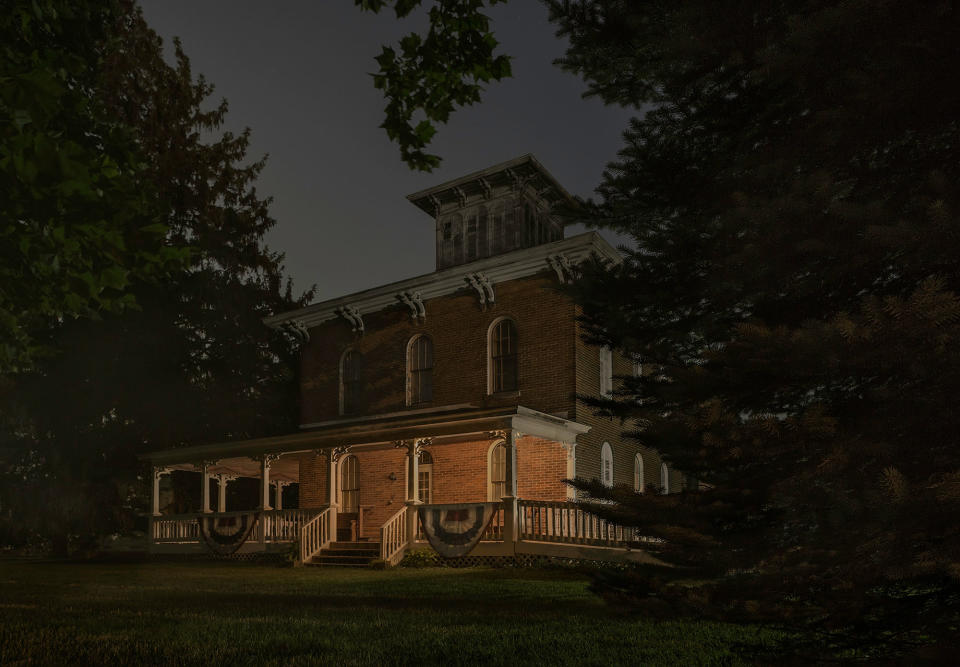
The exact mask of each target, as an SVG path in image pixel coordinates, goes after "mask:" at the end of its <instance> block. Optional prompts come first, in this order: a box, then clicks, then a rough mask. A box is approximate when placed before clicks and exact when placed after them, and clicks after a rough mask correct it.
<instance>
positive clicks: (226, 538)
mask: <svg viewBox="0 0 960 667" xmlns="http://www.w3.org/2000/svg"><path fill="white" fill-rule="evenodd" d="M259 519H260V513H259V512H250V513H248V514H231V515H230V516H201V517H197V521H199V522H200V536H201V537H202V538H203V542H204V544H206V545H207V548H208V549H210V551H212V552H213V553H215V554H217V555H219V556H229V555H230V554H232V553H235V552H236V551H237V549H239V548H240V547H241V546H243V543H244V542H246V541H247V538H249V537H250V534H251V533H252V532H253V529H254V527H256V525H257V521H258V520H259Z"/></svg>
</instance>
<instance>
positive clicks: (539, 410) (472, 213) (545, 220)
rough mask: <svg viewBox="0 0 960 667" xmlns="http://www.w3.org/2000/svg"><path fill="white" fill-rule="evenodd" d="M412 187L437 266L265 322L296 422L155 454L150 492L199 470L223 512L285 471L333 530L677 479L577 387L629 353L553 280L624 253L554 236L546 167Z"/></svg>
mask: <svg viewBox="0 0 960 667" xmlns="http://www.w3.org/2000/svg"><path fill="white" fill-rule="evenodd" d="M408 199H409V200H410V201H411V202H412V203H413V204H414V205H416V206H417V207H418V208H420V209H421V210H423V211H424V213H425V214H427V215H429V216H430V217H431V218H432V219H433V221H434V224H435V227H436V270H435V271H433V272H431V273H428V274H425V275H421V276H417V277H414V278H409V279H405V280H401V281H398V282H394V283H390V284H387V285H383V286H380V287H376V288H373V289H368V290H364V291H362V292H358V293H355V294H350V295H347V296H344V297H340V298H337V299H332V300H328V301H324V302H321V303H316V304H313V305H310V306H308V307H306V308H303V309H300V310H296V311H293V312H288V313H281V314H277V315H276V316H273V317H271V318H269V319H268V320H267V323H268V324H269V325H270V326H273V327H277V328H285V329H288V330H289V331H291V332H294V333H296V334H297V335H298V336H299V337H300V339H301V341H302V358H301V396H302V401H301V403H302V419H301V427H300V432H299V433H296V434H292V435H289V436H280V437H276V438H264V439H260V440H255V441H247V442H240V443H227V444H224V445H217V446H207V447H197V448H191V449H190V450H176V451H168V452H157V453H155V454H153V455H151V456H150V457H149V458H150V459H151V461H152V462H153V464H154V465H155V466H156V468H155V470H156V471H157V472H156V474H155V496H156V495H157V492H158V490H159V479H160V475H162V474H163V473H164V472H167V471H169V470H171V469H181V470H195V471H198V472H200V473H201V475H202V479H203V480H204V481H203V482H202V487H203V501H202V503H201V504H202V507H201V508H199V510H200V512H201V513H203V512H210V507H209V497H210V490H211V488H210V484H211V478H217V479H218V481H219V485H220V491H221V493H220V496H221V501H220V503H219V506H218V510H219V511H220V512H225V511H226V509H227V508H226V507H225V506H224V500H223V488H224V486H225V484H226V482H227V481H228V479H229V478H232V477H236V476H245V475H246V476H258V475H259V476H260V477H261V478H262V486H261V489H262V495H261V503H260V509H263V510H270V509H271V508H272V506H276V505H279V504H280V503H281V502H282V497H283V494H282V486H283V484H284V483H296V484H298V485H299V493H298V499H299V508H298V509H300V510H309V509H317V510H319V509H324V508H325V509H333V514H332V516H333V518H332V519H330V520H331V521H334V524H332V525H331V526H330V531H333V530H334V527H333V526H334V525H335V526H336V529H335V530H336V534H330V535H328V536H327V537H328V539H329V540H336V539H350V540H358V539H360V540H363V539H367V540H371V541H375V540H377V539H378V538H381V536H382V532H381V531H382V528H383V527H384V526H385V525H387V523H389V522H390V521H391V519H392V518H395V517H396V516H397V515H398V512H401V510H402V509H403V508H405V507H408V506H410V505H411V504H412V505H416V504H418V503H427V504H447V503H464V502H475V501H491V502H498V501H501V499H504V500H506V499H517V498H519V499H522V501H524V502H526V503H533V502H540V503H566V502H567V501H571V500H573V499H574V494H573V491H572V489H571V488H570V487H568V486H567V485H565V484H564V483H563V481H562V480H563V479H568V478H573V477H577V476H579V477H587V478H599V479H601V480H602V481H603V482H604V483H607V484H611V485H612V484H625V485H630V486H631V487H633V488H634V489H635V490H637V491H638V492H641V491H643V490H644V489H645V487H647V486H648V485H653V486H655V487H658V488H661V489H664V490H666V489H670V488H671V487H672V489H676V488H679V482H680V480H679V479H678V478H677V476H676V475H674V474H671V473H669V472H668V471H667V470H666V467H665V466H663V465H662V464H661V462H660V460H659V458H658V457H657V455H656V453H655V452H653V451H649V450H643V449H642V448H640V447H638V446H637V445H636V443H634V442H632V441H629V440H624V439H622V438H621V437H620V431H621V430H622V426H621V424H620V423H619V422H618V421H614V420H610V419H607V418H601V417H597V416H596V415H594V414H593V411H592V410H591V409H590V408H588V407H587V406H586V405H585V404H584V403H583V401H582V400H580V399H578V398H577V397H578V396H583V395H594V396H595V395H600V394H605V393H609V392H611V391H612V390H613V388H614V385H615V382H616V379H615V378H616V377H617V376H623V375H627V374H630V373H634V372H639V365H637V364H635V363H633V362H632V361H630V360H628V359H626V358H624V357H622V356H621V355H618V354H615V353H611V352H610V351H609V350H606V349H600V348H597V347H593V346H590V345H587V344H586V343H584V342H583V340H582V339H581V335H580V333H581V332H580V329H579V324H578V322H577V314H578V307H577V306H576V305H574V304H573V303H572V302H571V301H570V299H569V298H568V297H567V296H566V295H565V294H564V293H563V292H562V291H561V290H560V289H558V288H559V287H560V286H562V285H563V284H564V283H566V282H568V281H570V280H575V279H576V274H577V270H576V266H577V264H578V263H579V262H581V261H583V260H584V259H586V258H587V257H589V256H591V255H594V256H598V257H600V258H603V259H605V260H607V261H609V262H619V261H620V255H619V253H618V252H617V251H616V250H615V249H614V248H612V247H611V246H610V245H609V244H608V243H607V242H606V241H604V240H603V238H602V237H600V236H599V235H598V234H596V233H586V234H581V235H578V236H574V237H571V238H564V235H563V225H562V223H561V221H560V220H559V218H557V217H556V216H555V215H553V214H552V213H551V211H552V210H554V207H555V206H556V205H557V204H558V203H562V202H569V201H570V196H569V194H568V193H567V192H566V191H565V190H564V189H563V188H562V187H561V186H560V185H559V184H558V183H557V182H556V180H555V179H554V178H553V177H552V176H551V175H550V174H549V173H548V172H547V171H546V170H545V169H544V168H543V167H542V166H541V165H540V164H539V163H538V162H537V161H536V160H535V159H534V158H533V157H532V156H529V155H526V156H523V157H520V158H516V159H514V160H511V161H509V162H505V163H502V164H499V165H496V166H493V167H490V168H488V169H484V170H483V171H479V172H476V173H473V174H469V175H467V176H464V177H462V178H458V179H456V180H453V181H450V182H447V183H444V184H442V185H438V186H436V187H433V188H429V189H427V190H424V191H422V192H418V193H415V194H413V195H410V196H409V197H408ZM185 462H190V463H185ZM271 480H272V482H273V483H272V484H271ZM271 486H273V487H274V488H275V493H274V495H273V503H272V505H271V495H270V489H271ZM155 502H156V501H155ZM531 507H532V505H531ZM544 507H546V505H545V506H544ZM550 507H553V508H554V509H557V508H559V507H560V506H559V505H557V506H556V507H554V506H553V505H550ZM237 509H239V508H237ZM554 509H551V510H550V512H553V511H554ZM544 511H547V510H546V509H545V510H544ZM557 511H559V510H557ZM401 513H402V512H401ZM508 513H509V512H508ZM551 516H552V514H551ZM571 516H572V515H571ZM164 520H165V519H164ZM164 520H161V519H160V518H159V517H157V519H156V522H160V523H162V521H164ZM297 520H298V521H301V522H302V521H303V520H305V515H301V516H300V518H299V519H297ZM551 520H552V519H551ZM559 520H560V519H557V521H559ZM571 521H572V519H571ZM528 522H529V518H528ZM298 525H299V524H298ZM563 530H565V531H570V530H574V529H573V528H570V527H569V526H568V527H567V528H564V529H563ZM160 532H162V530H161V531H160ZM168 532H169V526H168ZM173 532H174V533H176V532H177V531H176V530H173ZM262 532H264V533H266V530H264V531H262ZM155 533H156V531H155ZM261 537H262V540H266V539H267V538H266V536H265V534H264V535H262V536H261Z"/></svg>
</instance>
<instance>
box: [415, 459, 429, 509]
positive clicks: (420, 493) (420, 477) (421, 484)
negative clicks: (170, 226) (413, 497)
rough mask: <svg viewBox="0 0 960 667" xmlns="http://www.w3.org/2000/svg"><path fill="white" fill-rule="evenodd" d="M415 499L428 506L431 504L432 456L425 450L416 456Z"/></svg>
mask: <svg viewBox="0 0 960 667" xmlns="http://www.w3.org/2000/svg"><path fill="white" fill-rule="evenodd" d="M417 498H419V499H420V502H424V503H427V504H428V505H429V504H430V503H431V502H433V456H432V455H431V454H430V452H428V451H426V450H421V451H420V453H419V454H417Z"/></svg>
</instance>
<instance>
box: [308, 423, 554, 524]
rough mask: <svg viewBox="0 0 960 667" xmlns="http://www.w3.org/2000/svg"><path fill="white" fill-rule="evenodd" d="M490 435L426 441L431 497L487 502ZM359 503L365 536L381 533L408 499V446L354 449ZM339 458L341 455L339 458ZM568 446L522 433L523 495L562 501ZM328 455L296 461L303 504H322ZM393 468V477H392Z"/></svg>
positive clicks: (520, 469) (519, 468) (440, 500)
mask: <svg viewBox="0 0 960 667" xmlns="http://www.w3.org/2000/svg"><path fill="white" fill-rule="evenodd" d="M492 444H493V442H492V441H491V440H471V441H467V442H462V441H461V442H443V443H436V444H433V445H431V446H430V448H429V452H430V454H431V456H432V457H433V464H432V466H433V469H432V484H433V489H432V495H433V498H432V501H433V502H434V503H464V502H472V501H480V502H483V501H486V500H487V496H488V491H487V489H488V470H489V468H488V460H489V459H488V454H489V451H490V447H491V446H492ZM350 455H352V456H356V457H357V475H358V481H359V484H360V506H361V507H362V508H364V516H363V521H364V536H365V537H367V538H370V539H372V540H376V539H378V538H379V529H380V526H382V525H383V524H384V523H385V522H386V520H387V519H389V518H390V517H391V516H392V515H393V514H394V513H395V512H397V510H399V509H400V508H401V507H403V504H404V502H405V501H406V497H407V496H406V489H407V485H406V479H407V460H406V450H405V449H402V448H400V449H398V448H395V447H389V448H387V447H384V448H377V449H373V448H370V449H366V448H365V449H357V450H354V451H353V452H351V454H350ZM342 460H343V459H341V461H342ZM566 461H567V458H566V451H565V450H564V449H563V447H562V445H560V443H557V442H553V441H550V440H543V439H541V438H534V437H530V436H525V437H522V438H519V439H518V442H517V491H518V493H519V495H520V497H521V498H528V499H533V500H564V499H565V498H566V486H565V485H564V484H563V483H562V482H561V481H560V480H562V479H563V478H564V477H565V476H566V465H567V464H566ZM326 466H327V459H326V457H325V456H323V455H321V456H319V457H314V456H313V455H312V454H310V455H304V457H303V458H301V464H300V494H301V498H302V499H304V500H303V502H304V503H307V502H309V503H313V504H309V505H308V504H303V505H302V506H303V507H317V506H322V505H326V504H327V503H326V501H327V498H328V496H327V495H326V494H327V490H326V488H327V467H326ZM390 473H394V475H395V476H396V479H395V480H391V479H390Z"/></svg>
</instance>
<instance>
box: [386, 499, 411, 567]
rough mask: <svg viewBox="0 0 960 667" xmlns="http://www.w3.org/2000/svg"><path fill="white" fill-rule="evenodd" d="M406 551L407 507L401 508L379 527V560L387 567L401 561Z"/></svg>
mask: <svg viewBox="0 0 960 667" xmlns="http://www.w3.org/2000/svg"><path fill="white" fill-rule="evenodd" d="M406 550H407V507H405V506H404V507H401V508H400V509H399V510H397V512H396V513H395V514H394V515H393V516H392V517H390V518H389V519H387V521H386V523H384V524H383V525H382V526H381V527H380V559H381V560H383V561H385V562H386V563H387V564H389V565H396V564H397V563H399V562H400V561H401V560H403V554H404V553H405V552H406Z"/></svg>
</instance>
